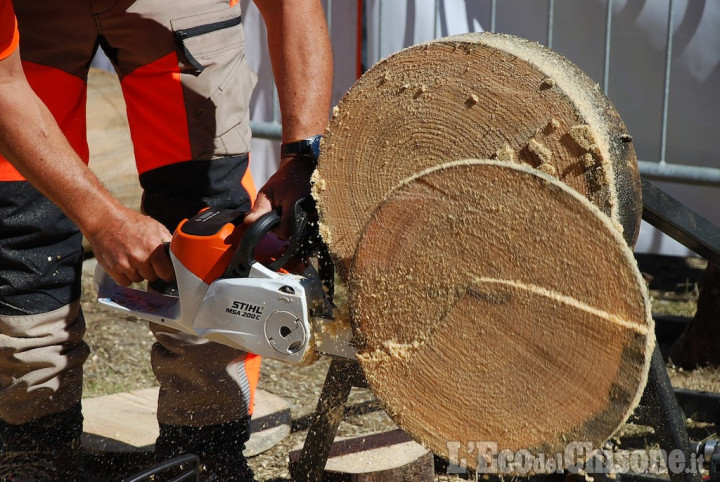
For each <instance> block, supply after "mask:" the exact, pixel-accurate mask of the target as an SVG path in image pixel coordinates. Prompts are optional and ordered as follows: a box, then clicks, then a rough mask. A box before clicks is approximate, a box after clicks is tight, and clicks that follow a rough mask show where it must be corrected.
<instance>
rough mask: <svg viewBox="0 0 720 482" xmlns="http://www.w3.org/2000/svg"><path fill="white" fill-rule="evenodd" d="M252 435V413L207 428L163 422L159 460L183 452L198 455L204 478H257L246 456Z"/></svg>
mask: <svg viewBox="0 0 720 482" xmlns="http://www.w3.org/2000/svg"><path fill="white" fill-rule="evenodd" d="M249 438H250V417H249V416H248V417H243V418H242V419H240V420H236V421H234V422H228V423H222V424H218V425H209V426H206V427H186V426H180V425H164V424H160V435H159V436H158V438H157V441H156V442H155V453H156V456H157V462H158V463H161V462H164V461H166V460H169V459H171V458H174V457H179V456H180V455H185V454H195V455H197V456H198V457H199V458H200V465H201V472H200V480H203V481H207V482H211V481H222V482H239V481H253V480H255V479H254V474H253V471H252V469H251V468H250V466H249V465H248V463H247V460H246V459H245V456H244V455H243V450H244V449H245V442H247V441H248V439H249Z"/></svg>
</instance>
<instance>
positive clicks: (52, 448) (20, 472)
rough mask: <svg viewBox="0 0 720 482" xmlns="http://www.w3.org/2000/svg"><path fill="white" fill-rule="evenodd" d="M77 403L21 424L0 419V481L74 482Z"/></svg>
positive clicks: (78, 453) (79, 477) (78, 474)
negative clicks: (66, 408)
mask: <svg viewBox="0 0 720 482" xmlns="http://www.w3.org/2000/svg"><path fill="white" fill-rule="evenodd" d="M82 420H83V419H82V414H81V410H80V404H79V403H78V404H77V405H76V406H75V407H73V408H71V409H69V410H67V411H65V412H61V413H57V414H53V415H48V416H45V417H42V418H39V419H37V420H33V421H31V422H28V423H24V424H21V425H11V424H9V423H7V422H4V421H1V420H0V443H1V445H0V482H10V481H12V482H45V481H58V482H76V481H83V480H86V479H85V478H84V475H83V470H82V444H81V442H80V435H81V434H82Z"/></svg>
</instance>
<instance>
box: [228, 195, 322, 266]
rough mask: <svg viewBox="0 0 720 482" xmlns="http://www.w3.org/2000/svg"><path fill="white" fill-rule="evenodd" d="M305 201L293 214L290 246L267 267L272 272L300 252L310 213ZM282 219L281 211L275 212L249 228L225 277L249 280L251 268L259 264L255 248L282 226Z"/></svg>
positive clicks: (301, 200) (300, 200)
mask: <svg viewBox="0 0 720 482" xmlns="http://www.w3.org/2000/svg"><path fill="white" fill-rule="evenodd" d="M304 200H305V198H302V199H299V200H298V201H297V202H296V203H295V210H294V211H295V212H294V213H293V225H294V226H293V235H292V237H291V238H290V244H289V245H288V247H287V249H286V250H285V253H284V254H283V255H282V256H280V258H278V259H277V260H275V261H273V262H272V263H270V264H269V265H268V266H267V268H268V269H270V270H272V271H277V270H279V269H280V268H282V267H283V265H284V264H285V263H286V262H287V261H288V259H290V258H291V257H292V256H293V255H294V254H295V253H297V252H298V250H299V248H300V245H301V243H302V241H303V239H304V238H305V232H306V229H307V223H308V213H307V212H306V211H305V209H303V206H302V203H303V202H304ZM280 219H281V216H280V211H278V210H273V211H270V212H267V213H265V214H263V215H262V216H260V217H259V218H258V219H257V221H255V222H254V223H252V224H251V225H250V227H248V229H247V231H245V234H244V235H243V237H242V239H241V240H240V245H239V246H238V249H237V251H235V255H234V256H233V259H232V260H231V261H230V264H229V265H228V267H227V269H226V270H225V275H224V276H225V277H232V278H247V277H248V276H249V275H250V267H251V266H252V265H253V264H254V263H256V262H257V261H256V260H255V246H257V245H258V243H259V242H260V241H261V240H262V239H263V238H264V237H265V235H266V234H268V233H269V232H270V231H272V230H273V229H275V228H276V227H277V226H278V225H279V224H280Z"/></svg>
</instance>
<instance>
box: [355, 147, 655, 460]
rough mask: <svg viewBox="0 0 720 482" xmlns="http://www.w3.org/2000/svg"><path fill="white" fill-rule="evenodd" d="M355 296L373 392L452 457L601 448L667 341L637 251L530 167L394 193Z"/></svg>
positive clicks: (476, 165)
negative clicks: (461, 452)
mask: <svg viewBox="0 0 720 482" xmlns="http://www.w3.org/2000/svg"><path fill="white" fill-rule="evenodd" d="M349 292H350V311H351V313H350V314H351V319H352V322H353V326H354V328H355V332H356V341H357V348H358V360H359V362H360V365H361V366H362V368H363V371H364V373H365V376H366V378H367V380H368V382H369V385H370V388H371V389H372V390H373V392H374V393H375V394H376V395H377V397H378V398H379V399H380V400H382V402H383V403H384V404H385V408H386V409H387V411H388V413H389V414H390V416H391V417H392V418H393V420H394V421H395V422H397V423H398V425H400V427H401V428H403V429H404V430H406V431H407V432H408V433H410V434H412V435H413V436H414V437H415V438H416V439H417V440H418V441H419V442H421V443H422V444H424V445H426V446H427V447H429V448H430V449H431V450H432V451H433V452H434V453H437V454H440V455H444V456H445V457H448V456H450V454H449V452H448V450H449V449H448V442H451V441H452V442H459V443H460V444H461V446H462V447H467V446H468V444H469V443H477V442H481V441H482V442H492V443H496V444H497V446H498V450H503V449H510V450H513V451H517V450H520V449H528V450H530V451H532V452H535V453H538V452H544V453H545V454H556V453H562V452H563V451H564V449H565V446H566V444H567V443H569V442H571V441H575V442H590V443H591V444H592V445H593V447H595V448H600V447H601V446H602V444H603V442H604V441H605V440H607V438H609V437H610V436H611V435H612V434H613V433H614V432H615V431H616V430H617V429H618V428H619V427H620V426H621V425H622V424H623V423H624V422H625V421H626V420H627V418H628V416H629V415H630V414H631V413H632V411H633V410H634V408H635V406H636V405H637V403H638V402H639V399H640V396H641V395H642V392H643V388H644V386H645V382H646V375H647V370H648V367H649V363H650V356H651V354H652V349H653V347H654V341H655V339H654V335H653V322H652V318H651V316H650V306H649V302H648V297H647V291H646V288H645V283H644V281H643V279H642V276H641V275H640V272H639V270H638V269H637V266H636V264H635V260H634V257H633V254H632V251H631V250H630V249H629V248H628V246H627V245H626V243H625V240H624V239H623V238H622V236H621V235H620V233H619V232H618V231H617V230H616V229H615V227H614V226H613V224H612V223H611V222H610V220H609V219H608V218H607V216H605V215H604V214H602V213H601V212H600V211H599V210H598V209H597V208H595V207H594V206H593V205H591V204H590V203H589V202H588V201H587V199H586V198H584V197H582V196H580V195H579V194H578V193H577V192H576V191H574V190H571V189H569V188H568V187H567V186H566V185H565V184H563V183H561V182H559V181H557V180H555V179H554V178H551V177H549V176H547V175H544V174H543V173H541V172H539V171H537V170H533V169H531V168H529V167H525V166H520V165H511V164H507V163H503V162H500V161H473V160H470V161H461V162H456V163H448V164H446V165H443V166H440V167H438V168H435V169H433V170H430V171H428V172H426V173H423V174H421V175H418V176H417V177H415V178H412V179H411V180H409V181H407V182H405V183H404V184H403V185H402V186H400V187H398V188H397V189H395V190H393V191H392V192H391V193H390V194H389V195H388V196H386V199H385V201H384V202H383V203H381V204H380V206H379V207H378V208H377V209H376V210H375V212H374V213H373V215H372V218H371V220H370V221H369V222H368V224H367V226H366V229H365V230H364V232H363V233H362V236H361V238H360V241H359V244H358V249H357V252H356V255H355V258H354V263H353V265H352V267H351V270H350V282H349ZM473 455H477V454H467V455H466V457H467V458H468V466H470V467H474V466H475V464H476V462H477V458H475V459H473Z"/></svg>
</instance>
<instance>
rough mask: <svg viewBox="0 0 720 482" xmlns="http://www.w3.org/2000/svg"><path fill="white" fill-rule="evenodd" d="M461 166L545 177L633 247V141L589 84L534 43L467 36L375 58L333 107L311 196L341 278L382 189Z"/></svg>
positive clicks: (636, 185) (638, 207) (636, 219)
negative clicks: (579, 198) (483, 163)
mask: <svg viewBox="0 0 720 482" xmlns="http://www.w3.org/2000/svg"><path fill="white" fill-rule="evenodd" d="M459 159H500V160H506V161H509V162H516V163H522V164H526V165H530V166H532V167H536V168H539V169H541V170H544V171H546V172H548V173H551V174H552V175H554V176H556V177H557V178H559V179H560V180H562V181H563V182H565V183H566V184H568V185H569V186H571V187H573V188H574V189H575V190H577V191H578V192H580V193H581V194H583V195H584V196H586V197H587V198H588V199H590V200H591V202H593V204H595V205H596V206H598V207H599V208H600V209H601V210H602V211H603V212H604V213H605V214H607V215H608V216H610V218H611V219H612V220H613V222H614V223H615V224H616V226H617V228H618V229H619V230H621V231H622V232H623V233H624V236H625V239H626V240H627V242H628V244H629V245H631V246H632V245H634V243H635V240H636V238H637V232H638V229H639V225H640V217H641V214H642V203H641V200H640V193H641V185H640V178H639V174H638V170H637V160H636V157H635V151H634V148H633V145H632V138H631V137H630V135H629V134H628V132H627V129H626V128H625V126H624V124H623V122H622V120H621V119H620V117H619V115H618V114H617V111H616V110H615V108H614V107H613V105H612V104H611V103H610V102H609V100H608V99H607V98H606V97H605V96H604V95H603V94H602V92H601V91H600V89H599V88H598V86H597V84H596V83H595V82H593V81H592V80H591V79H590V78H589V77H588V76H587V75H585V74H584V73H583V72H582V71H581V70H580V69H578V68H577V67H576V66H574V65H573V64H572V63H571V62H569V61H568V60H566V59H565V58H563V57H561V56H560V55H558V54H557V53H555V52H553V51H551V50H549V49H547V48H545V47H543V46H542V45H540V44H537V43H534V42H529V41H526V40H523V39H520V38H517V37H513V36H510V35H501V34H490V33H483V34H465V35H459V36H454V37H447V38H444V39H438V40H434V41H432V42H429V43H426V44H421V45H418V46H414V47H411V48H408V49H405V50H402V51H400V52H398V53H397V54H394V55H392V56H390V57H388V58H387V59H384V60H382V61H380V62H379V63H378V64H376V65H375V66H373V67H372V68H371V69H370V70H368V71H367V72H366V73H365V74H364V75H363V76H362V77H361V78H360V79H359V80H358V82H356V84H355V85H354V86H353V87H352V88H351V89H350V90H349V91H348V92H347V94H346V95H345V96H344V97H343V99H342V100H341V101H340V103H339V104H338V106H337V107H336V108H335V110H334V114H333V117H332V119H331V121H330V123H329V125H328V128H327V132H326V136H325V139H324V142H323V144H322V149H321V157H320V162H319V166H318V170H317V175H316V183H315V195H316V197H317V198H319V199H320V203H319V209H320V213H321V217H322V220H323V224H324V226H323V231H324V235H325V237H326V241H328V242H329V244H331V245H332V250H333V254H334V255H335V257H336V260H337V262H338V266H339V267H340V268H344V271H346V268H347V267H348V266H349V263H350V260H351V259H352V256H353V253H354V251H355V247H356V245H357V239H358V236H359V234H360V232H361V231H362V229H363V227H364V226H365V224H366V223H367V221H368V219H369V216H370V214H371V213H372V212H373V210H374V209H375V208H376V207H377V205H378V204H379V203H380V202H381V201H382V200H383V198H384V196H385V194H386V193H387V192H388V191H389V190H390V189H392V188H393V187H394V186H396V185H397V184H398V183H399V182H400V181H402V180H403V179H406V178H408V177H410V176H412V175H415V174H417V173H418V172H421V171H422V170H424V169H427V168H429V167H432V166H436V165H439V164H442V163H444V162H449V161H456V160H459ZM326 186H331V187H330V189H329V190H328V192H325V191H324V189H325V187H326Z"/></svg>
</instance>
